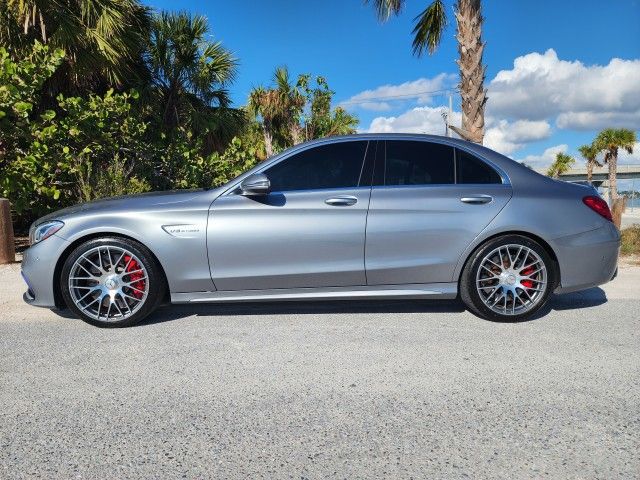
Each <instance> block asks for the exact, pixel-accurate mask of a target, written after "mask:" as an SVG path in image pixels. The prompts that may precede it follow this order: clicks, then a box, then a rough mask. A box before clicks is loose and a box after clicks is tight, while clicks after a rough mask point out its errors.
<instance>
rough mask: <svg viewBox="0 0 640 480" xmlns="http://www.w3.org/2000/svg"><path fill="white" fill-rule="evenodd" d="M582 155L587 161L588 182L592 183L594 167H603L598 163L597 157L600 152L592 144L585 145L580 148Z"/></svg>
mask: <svg viewBox="0 0 640 480" xmlns="http://www.w3.org/2000/svg"><path fill="white" fill-rule="evenodd" d="M578 151H579V152H580V155H582V157H583V158H584V159H585V160H586V161H587V181H588V182H589V183H591V180H592V179H593V169H594V167H596V166H597V167H601V166H602V164H601V163H600V162H599V161H598V159H597V157H598V154H599V153H600V151H599V150H598V148H597V147H596V146H595V145H594V144H593V143H592V144H591V145H583V146H581V147H580V148H578Z"/></svg>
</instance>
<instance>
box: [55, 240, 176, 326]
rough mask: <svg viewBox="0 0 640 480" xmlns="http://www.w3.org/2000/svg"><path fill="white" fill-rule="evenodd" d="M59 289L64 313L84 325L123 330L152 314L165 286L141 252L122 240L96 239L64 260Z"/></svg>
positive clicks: (153, 263)
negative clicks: (82, 321)
mask: <svg viewBox="0 0 640 480" xmlns="http://www.w3.org/2000/svg"><path fill="white" fill-rule="evenodd" d="M60 288H61V291H62V296H63V297H64V300H65V302H66V304H67V306H68V307H69V309H70V310H71V311H73V312H74V313H75V314H76V315H77V316H78V317H80V318H81V319H82V320H84V321H85V322H88V323H91V324H92V325H97V326H100V327H127V326H131V325H134V324H136V323H138V322H139V321H141V320H142V319H143V318H145V317H146V316H147V315H149V314H150V313H151V312H152V311H153V310H155V308H156V307H157V306H158V304H159V303H160V301H161V300H162V298H163V295H164V291H165V283H164V278H163V275H162V272H161V270H160V267H159V266H158V265H157V262H156V261H155V259H154V258H153V256H152V255H151V253H150V252H149V250H148V249H147V248H146V247H144V246H143V245H141V244H140V243H138V242H135V241H133V240H129V239H124V238H98V239H93V240H89V241H87V242H85V243H83V244H82V245H80V246H79V247H77V248H76V249H75V250H74V251H73V252H71V254H70V255H69V257H67V259H66V261H65V263H64V266H63V267H62V275H61V277H60Z"/></svg>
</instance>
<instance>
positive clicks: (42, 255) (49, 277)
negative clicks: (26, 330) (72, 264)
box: [21, 235, 69, 308]
mask: <svg viewBox="0 0 640 480" xmlns="http://www.w3.org/2000/svg"><path fill="white" fill-rule="evenodd" d="M68 246H69V242H68V241H67V240H65V239H64V238H61V237H58V236H57V235H52V236H51V237H49V238H47V239H46V240H43V241H42V242H40V243H36V244H35V245H32V246H31V247H30V248H28V249H27V250H26V251H25V252H24V254H23V258H22V272H21V273H22V278H23V279H24V281H25V283H26V284H27V291H26V292H25V293H24V295H23V296H22V298H23V300H24V301H25V302H27V303H28V304H29V305H34V306H36V307H46V308H54V307H55V306H56V301H55V294H54V275H55V269H56V264H57V263H58V259H59V258H60V255H62V253H63V252H64V251H65V249H66V248H67V247H68Z"/></svg>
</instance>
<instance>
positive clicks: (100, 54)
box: [0, 0, 151, 97]
mask: <svg viewBox="0 0 640 480" xmlns="http://www.w3.org/2000/svg"><path fill="white" fill-rule="evenodd" d="M2 4H3V5H2V7H1V8H0V13H1V15H0V44H3V45H7V46H9V47H10V50H12V51H13V52H18V51H20V50H22V49H23V48H30V46H31V44H32V43H33V41H34V40H38V41H40V42H41V43H45V44H48V45H49V46H51V47H53V48H62V49H63V50H64V51H65V53H66V59H65V63H64V64H63V65H62V67H60V68H59V69H58V70H57V71H56V72H55V74H54V75H53V76H52V78H51V79H50V80H49V81H48V82H47V85H46V87H45V88H46V90H47V92H48V93H49V95H50V96H51V97H54V96H55V95H57V94H58V93H60V92H62V93H69V94H77V93H81V92H82V91H83V90H85V89H86V88H90V89H92V90H94V91H95V90H101V89H102V90H105V89H106V88H107V87H122V86H124V85H126V84H131V83H137V82H139V81H140V79H141V78H142V77H144V76H145V68H144V64H143V62H142V53H143V51H144V45H145V42H146V39H147V37H148V33H149V25H150V18H151V17H150V10H149V8H148V7H146V6H143V5H142V4H141V3H140V1H139V0H55V1H53V0H6V2H2Z"/></svg>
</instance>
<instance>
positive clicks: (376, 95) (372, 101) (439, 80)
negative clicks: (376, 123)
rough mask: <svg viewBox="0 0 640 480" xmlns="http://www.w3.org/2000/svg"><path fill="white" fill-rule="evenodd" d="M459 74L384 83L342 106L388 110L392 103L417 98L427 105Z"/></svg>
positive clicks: (345, 102) (355, 96)
mask: <svg viewBox="0 0 640 480" xmlns="http://www.w3.org/2000/svg"><path fill="white" fill-rule="evenodd" d="M456 78H457V75H453V74H449V73H441V74H439V75H437V76H435V77H433V78H419V79H418V80H413V81H411V82H404V83H401V84H400V85H382V86H380V87H377V88H374V89H372V90H365V91H364V92H360V93H358V94H357V95H354V96H353V97H351V98H349V99H347V100H345V101H344V102H342V103H341V104H340V105H341V106H342V107H349V108H355V107H359V108H362V109H365V110H373V111H386V110H391V109H392V108H393V106H392V103H394V102H402V101H407V100H415V101H416V102H417V103H418V104H419V105H426V104H429V103H431V102H432V101H433V97H434V95H437V93H436V94H434V93H425V92H435V91H439V90H444V89H447V88H450V87H451V86H452V85H453V82H454V81H455V79H456Z"/></svg>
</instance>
